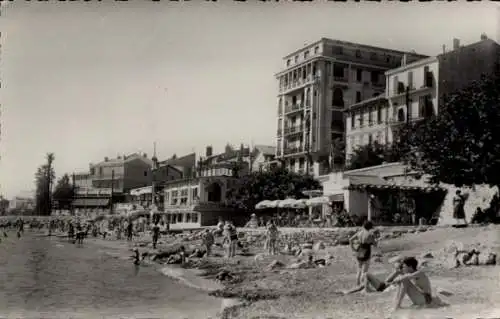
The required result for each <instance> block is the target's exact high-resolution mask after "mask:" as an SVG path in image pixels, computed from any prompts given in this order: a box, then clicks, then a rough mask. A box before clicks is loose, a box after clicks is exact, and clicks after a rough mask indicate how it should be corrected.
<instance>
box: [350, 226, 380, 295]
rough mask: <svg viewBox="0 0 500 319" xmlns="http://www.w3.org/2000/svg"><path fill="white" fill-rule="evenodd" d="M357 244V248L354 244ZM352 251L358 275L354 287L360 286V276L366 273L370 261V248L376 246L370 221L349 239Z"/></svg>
mask: <svg viewBox="0 0 500 319" xmlns="http://www.w3.org/2000/svg"><path fill="white" fill-rule="evenodd" d="M356 243H357V247H356V245H355V244H356ZM349 244H350V246H351V248H352V250H354V251H355V253H356V254H355V255H356V259H357V261H358V273H357V276H356V285H357V286H359V285H361V278H362V276H363V275H364V274H365V273H367V272H368V268H369V267H370V259H371V257H372V246H376V245H377V239H376V235H375V233H374V232H373V224H372V222H371V221H365V223H364V224H363V228H362V229H361V230H360V231H359V232H358V233H356V234H355V235H354V236H352V237H351V238H350V239H349Z"/></svg>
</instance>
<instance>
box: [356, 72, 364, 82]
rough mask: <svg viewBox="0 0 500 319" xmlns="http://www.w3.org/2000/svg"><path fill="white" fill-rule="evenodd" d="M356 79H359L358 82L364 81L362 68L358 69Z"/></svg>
mask: <svg viewBox="0 0 500 319" xmlns="http://www.w3.org/2000/svg"><path fill="white" fill-rule="evenodd" d="M356 81H358V82H362V81H363V70H360V69H357V70H356Z"/></svg>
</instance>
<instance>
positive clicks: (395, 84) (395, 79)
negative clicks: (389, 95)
mask: <svg viewBox="0 0 500 319" xmlns="http://www.w3.org/2000/svg"><path fill="white" fill-rule="evenodd" d="M398 84H399V78H398V76H397V75H396V76H394V77H393V78H392V86H393V88H392V91H393V93H394V94H398Z"/></svg>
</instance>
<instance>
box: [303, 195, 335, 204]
mask: <svg viewBox="0 0 500 319" xmlns="http://www.w3.org/2000/svg"><path fill="white" fill-rule="evenodd" d="M329 203H330V199H329V198H328V197H326V196H321V197H314V198H311V199H308V200H307V201H306V205H307V206H310V207H311V206H321V205H325V204H329Z"/></svg>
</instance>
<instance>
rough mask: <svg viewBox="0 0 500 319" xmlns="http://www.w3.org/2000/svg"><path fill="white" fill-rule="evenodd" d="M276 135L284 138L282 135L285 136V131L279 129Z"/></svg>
mask: <svg viewBox="0 0 500 319" xmlns="http://www.w3.org/2000/svg"><path fill="white" fill-rule="evenodd" d="M276 135H278V137H280V136H282V135H283V131H282V130H281V129H280V128H279V129H278V130H277V131H276Z"/></svg>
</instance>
